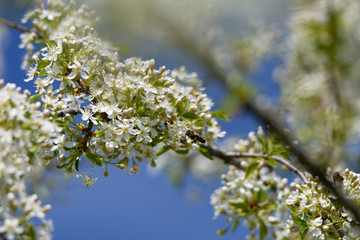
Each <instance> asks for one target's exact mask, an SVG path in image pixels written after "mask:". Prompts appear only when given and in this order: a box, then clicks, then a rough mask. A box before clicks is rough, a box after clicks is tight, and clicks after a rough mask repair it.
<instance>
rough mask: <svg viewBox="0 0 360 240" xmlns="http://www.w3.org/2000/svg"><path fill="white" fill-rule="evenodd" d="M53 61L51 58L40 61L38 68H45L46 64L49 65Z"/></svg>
mask: <svg viewBox="0 0 360 240" xmlns="http://www.w3.org/2000/svg"><path fill="white" fill-rule="evenodd" d="M50 63H51V61H50V60H41V62H39V64H38V66H37V69H38V70H41V69H44V68H45V67H46V66H48V65H49V64H50Z"/></svg>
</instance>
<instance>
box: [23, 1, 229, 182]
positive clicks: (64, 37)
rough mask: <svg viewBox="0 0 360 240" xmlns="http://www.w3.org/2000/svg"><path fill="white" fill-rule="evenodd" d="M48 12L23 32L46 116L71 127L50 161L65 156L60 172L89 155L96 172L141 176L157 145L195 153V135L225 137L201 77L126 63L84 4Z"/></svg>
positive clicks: (52, 6)
mask: <svg viewBox="0 0 360 240" xmlns="http://www.w3.org/2000/svg"><path fill="white" fill-rule="evenodd" d="M47 7H48V8H47V9H45V8H44V7H40V8H38V9H35V10H33V11H31V12H28V13H27V14H26V16H25V18H24V21H28V20H31V21H32V23H33V30H32V32H31V33H24V34H23V36H22V39H23V44H22V46H24V47H26V48H27V49H28V50H29V54H28V56H31V57H28V58H26V61H27V62H26V63H30V68H29V71H28V77H27V79H26V81H33V82H34V83H35V85H36V89H37V93H38V94H37V96H38V98H39V99H40V100H41V103H42V106H43V107H44V111H45V112H47V113H48V114H50V115H51V116H52V117H53V118H54V119H56V121H57V122H58V124H59V125H60V126H62V127H63V129H64V131H63V133H64V134H63V137H62V138H61V139H60V140H59V141H57V142H55V145H54V147H53V148H52V149H51V150H52V152H49V153H48V159H49V160H50V159H54V158H60V165H59V167H61V168H65V169H66V170H67V171H68V172H74V171H75V170H79V161H80V160H81V156H83V155H85V157H86V158H87V159H89V160H90V161H91V162H92V163H93V164H95V165H97V166H101V167H103V166H106V167H107V165H108V164H110V165H113V166H115V167H118V168H121V169H124V170H129V172H130V173H133V172H134V173H138V172H139V171H140V167H139V165H138V163H139V162H142V161H143V160H144V159H146V162H147V163H148V164H149V165H151V166H155V165H156V163H155V159H156V157H157V156H156V146H158V145H163V146H166V147H167V148H169V149H172V150H174V151H184V150H188V149H194V148H196V147H197V143H196V141H194V139H191V138H190V137H188V136H187V135H186V133H187V131H188V130H191V131H194V132H196V133H197V134H199V135H201V136H202V138H203V139H204V140H206V141H212V140H214V139H216V138H219V137H223V136H224V135H225V133H224V132H221V131H220V127H219V125H218V122H217V121H216V120H215V118H214V116H213V114H212V112H211V107H212V105H213V103H212V101H211V100H210V99H209V98H208V97H207V95H206V94H204V93H203V92H202V91H203V89H202V88H201V87H200V86H201V85H200V84H199V79H198V78H197V76H196V74H187V73H186V72H185V70H184V69H179V70H174V71H169V70H167V69H166V68H165V67H160V68H158V69H157V68H155V62H154V60H147V61H144V60H141V59H139V58H129V59H126V60H125V61H120V60H119V57H118V54H117V52H116V49H114V48H113V47H111V46H110V45H109V44H108V43H106V42H104V41H103V40H101V39H100V38H99V37H98V36H97V34H96V32H95V31H94V28H93V25H94V22H93V19H94V17H93V15H92V14H91V13H89V11H88V10H87V8H86V7H85V6H82V7H80V8H79V9H75V5H74V4H73V3H70V4H64V3H62V2H61V1H49V2H48V5H47ZM34 33H35V34H34ZM34 43H41V44H42V45H43V47H42V48H41V50H40V51H32V49H35V48H34ZM30 53H31V54H30ZM76 114H80V115H81V117H76V116H75V115H76ZM105 173H106V174H107V170H106V172H105ZM85 178H86V179H88V180H87V181H88V182H91V181H90V179H89V178H87V177H86V176H85ZM90 178H91V177H90Z"/></svg>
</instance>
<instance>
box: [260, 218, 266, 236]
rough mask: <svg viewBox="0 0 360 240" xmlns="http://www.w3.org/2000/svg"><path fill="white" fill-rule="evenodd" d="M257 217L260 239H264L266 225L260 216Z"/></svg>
mask: <svg viewBox="0 0 360 240" xmlns="http://www.w3.org/2000/svg"><path fill="white" fill-rule="evenodd" d="M258 219H259V224H260V226H259V232H260V239H261V240H264V239H265V238H266V235H267V227H266V225H265V223H264V221H263V220H262V219H261V218H258Z"/></svg>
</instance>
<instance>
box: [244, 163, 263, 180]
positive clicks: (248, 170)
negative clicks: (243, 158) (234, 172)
mask: <svg viewBox="0 0 360 240" xmlns="http://www.w3.org/2000/svg"><path fill="white" fill-rule="evenodd" d="M259 164H260V162H253V163H251V164H250V165H249V166H248V167H247V168H246V171H245V179H246V178H248V177H249V176H250V174H251V173H253V172H254V171H255V170H256V169H257V167H258V166H259Z"/></svg>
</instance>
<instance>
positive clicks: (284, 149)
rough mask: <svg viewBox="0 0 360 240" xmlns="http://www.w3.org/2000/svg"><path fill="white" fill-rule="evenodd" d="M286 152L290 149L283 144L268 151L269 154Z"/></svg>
mask: <svg viewBox="0 0 360 240" xmlns="http://www.w3.org/2000/svg"><path fill="white" fill-rule="evenodd" d="M284 153H288V150H287V149H286V148H285V147H282V146H281V147H277V148H273V149H271V151H269V152H268V156H275V155H282V154H284Z"/></svg>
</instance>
